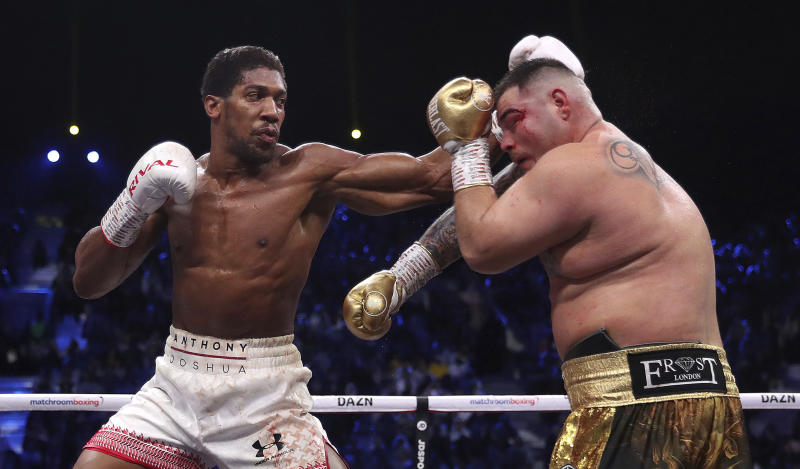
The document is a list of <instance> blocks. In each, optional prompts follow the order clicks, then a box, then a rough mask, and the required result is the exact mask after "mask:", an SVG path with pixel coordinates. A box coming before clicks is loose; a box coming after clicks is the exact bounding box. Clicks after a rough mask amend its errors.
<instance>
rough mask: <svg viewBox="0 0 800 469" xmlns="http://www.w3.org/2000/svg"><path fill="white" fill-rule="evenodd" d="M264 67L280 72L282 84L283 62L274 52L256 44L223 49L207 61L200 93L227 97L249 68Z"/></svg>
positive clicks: (284, 81)
mask: <svg viewBox="0 0 800 469" xmlns="http://www.w3.org/2000/svg"><path fill="white" fill-rule="evenodd" d="M261 67H266V68H268V69H270V70H275V71H277V72H280V74H281V78H282V79H283V83H284V85H285V84H286V74H285V72H284V71H283V64H282V63H281V60H280V59H279V58H278V56H277V55H275V53H273V52H272V51H268V50H267V49H264V48H263V47H258V46H239V47H232V48H229V49H223V50H221V51H219V52H217V54H216V55H215V56H214V57H213V58H212V59H211V60H210V61H209V62H208V65H207V66H206V72H205V73H204V74H203V84H202V85H201V86H200V95H201V96H202V97H203V98H205V97H206V96H208V95H214V96H220V97H223V98H225V97H228V96H230V95H231V93H232V92H233V87H234V86H236V84H237V83H239V82H241V81H242V75H243V74H244V72H247V71H249V70H255V69H257V68H261Z"/></svg>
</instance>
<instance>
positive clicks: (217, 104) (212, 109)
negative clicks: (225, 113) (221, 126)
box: [203, 95, 223, 119]
mask: <svg viewBox="0 0 800 469" xmlns="http://www.w3.org/2000/svg"><path fill="white" fill-rule="evenodd" d="M222 101H223V99H222V98H220V97H219V96H213V95H208V96H205V97H203V108H204V109H205V111H206V114H207V115H208V117H210V118H212V119H216V118H218V117H219V115H220V113H221V112H222Z"/></svg>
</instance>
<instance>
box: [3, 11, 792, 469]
mask: <svg viewBox="0 0 800 469" xmlns="http://www.w3.org/2000/svg"><path fill="white" fill-rule="evenodd" d="M694 3H695V4H691V3H689V2H640V3H637V4H633V3H632V2H628V3H621V2H614V3H613V4H604V2H578V1H561V2H556V1H553V2H535V1H530V0H529V1H527V2H524V3H522V2H492V3H489V2H480V3H479V2H474V1H465V2H458V3H454V2H447V3H442V2H439V3H436V2H425V3H423V2H393V3H385V4H384V3H381V2H367V1H356V0H349V1H345V0H334V1H329V2H310V1H294V2H291V3H290V2H288V1H261V0H259V1H251V2H240V1H228V2H213V3H211V2H198V1H192V2H190V1H162V2H149V1H140V2H113V1H112V2H108V1H106V2H100V1H82V2H79V1H76V0H65V1H63V2H57V1H52V2H26V3H23V2H16V3H13V4H8V5H4V6H3V7H2V9H0V41H1V42H0V44H2V45H3V48H2V52H0V61H1V62H0V63H2V65H1V66H0V93H1V94H0V99H2V101H0V102H2V104H3V106H2V108H1V109H2V110H1V111H0V112H2V123H3V125H2V127H0V128H1V129H2V130H1V131H0V132H2V133H0V135H2V140H0V142H2V144H0V152H1V153H0V175H1V176H0V300H3V301H2V302H0V319H2V321H0V384H3V383H5V384H6V385H8V384H9V383H11V384H14V383H15V377H18V376H22V377H23V378H25V377H35V380H33V379H27V378H26V379H23V380H22V381H25V382H29V384H27V386H33V384H30V383H35V387H33V388H32V389H31V388H26V389H24V390H23V391H19V392H32V391H33V392H61V393H69V392H85V393H104V392H120V393H130V392H135V391H136V390H137V389H138V388H139V387H140V386H141V384H142V383H143V382H144V381H145V380H147V379H148V378H149V377H150V376H152V372H153V369H152V367H153V357H154V356H156V355H157V354H159V353H160V352H159V350H160V348H161V347H162V346H163V334H164V331H165V330H166V327H167V325H168V323H169V320H170V315H169V310H170V301H171V295H170V282H169V279H170V278H171V277H170V269H169V265H170V264H169V256H168V251H169V250H168V246H167V245H166V242H162V243H161V244H160V245H159V246H158V247H157V248H156V249H154V252H153V255H151V256H149V257H148V259H147V260H146V261H145V263H144V264H143V266H142V268H140V269H137V271H136V273H134V275H132V276H131V278H129V279H128V280H127V281H126V282H124V283H123V284H122V285H121V286H120V287H119V288H117V289H115V290H114V292H112V293H111V294H109V295H106V296H105V297H104V298H102V299H100V300H95V301H90V302H86V301H82V300H79V299H78V298H76V297H75V295H74V293H73V291H72V285H71V275H72V269H73V268H74V264H73V259H74V252H73V251H74V247H75V245H76V244H77V242H78V240H79V239H80V236H82V235H83V233H85V231H86V229H88V227H89V226H93V225H95V224H97V223H98V222H99V220H100V217H101V216H102V214H103V213H104V212H105V211H106V209H107V207H108V205H109V204H110V203H111V202H112V201H113V199H114V198H115V197H116V196H117V194H118V193H119V192H120V191H121V190H122V187H123V186H124V181H125V180H126V177H127V174H128V172H129V171H130V168H131V167H132V165H133V164H134V162H135V161H136V160H137V159H138V158H139V156H140V155H141V154H143V153H144V152H145V151H146V150H147V149H148V148H149V147H151V146H152V145H154V144H156V143H158V142H160V141H163V140H167V139H169V140H175V141H178V142H181V143H183V144H185V145H187V146H188V147H189V148H190V149H191V150H192V152H193V153H194V154H195V155H197V156H199V155H201V154H203V153H205V152H206V151H208V145H209V137H208V125H209V124H208V120H207V117H206V116H205V115H204V113H203V110H202V107H201V101H200V96H199V91H198V90H199V87H200V81H201V77H202V74H203V71H204V69H205V65H206V63H207V62H208V60H209V59H210V58H211V56H213V55H214V54H215V53H216V52H217V51H219V50H220V49H222V48H225V47H230V46H236V45H242V44H255V45H261V46H264V47H266V48H268V49H271V50H273V51H275V52H276V53H277V54H278V55H279V56H280V57H281V59H282V61H283V63H284V65H285V68H286V73H287V80H288V88H289V102H288V107H287V118H286V121H285V123H284V126H283V129H282V136H281V140H282V142H283V143H285V144H287V145H290V146H296V145H299V144H301V143H304V142H310V141H322V142H326V143H330V144H334V145H339V146H342V147H344V148H349V149H353V150H357V151H360V152H364V153H369V152H378V151H389V150H400V151H406V152H409V153H412V154H421V153H424V152H427V151H429V150H431V149H432V148H433V147H434V145H435V143H434V139H433V138H432V137H431V135H430V133H429V131H428V128H427V125H426V123H425V106H426V104H427V102H428V100H429V98H430V97H431V96H432V95H433V93H434V92H435V91H436V90H438V89H439V87H440V86H441V85H442V84H444V83H445V82H447V81H449V80H450V79H452V78H454V77H456V76H459V75H466V76H470V77H481V78H484V79H486V80H487V81H489V82H490V83H495V82H496V81H497V80H498V79H499V78H500V77H501V76H502V74H503V73H504V71H505V70H506V68H507V60H508V53H509V51H510V49H511V47H512V46H513V45H514V44H516V42H517V41H519V40H520V39H521V38H522V37H524V36H526V35H528V34H536V35H539V36H543V35H552V36H555V37H557V38H559V39H561V40H562V41H564V42H565V43H566V44H567V45H568V46H569V47H570V48H572V50H573V51H574V52H575V53H576V55H577V56H578V57H579V58H580V59H581V61H582V63H583V66H584V68H585V69H586V72H587V83H588V84H589V87H590V88H591V89H592V90H593V92H594V96H595V99H596V101H597V103H598V105H599V107H600V109H601V110H602V111H603V113H604V116H605V118H606V119H607V120H609V121H610V122H613V123H614V124H616V125H617V126H619V127H620V128H621V129H622V130H623V131H625V132H626V133H627V134H628V135H629V136H630V137H631V138H632V139H634V140H636V141H638V142H639V143H641V144H642V145H643V146H645V147H646V148H647V149H648V150H649V152H650V154H651V155H652V156H653V157H654V159H655V160H656V161H657V162H658V163H659V164H660V165H661V166H662V167H663V168H664V169H665V170H667V171H668V172H669V173H670V174H671V175H672V176H673V178H674V179H675V180H677V181H678V182H679V183H680V184H681V185H682V186H683V187H684V188H685V189H686V190H687V192H688V193H689V194H690V195H691V196H692V197H693V199H694V200H695V201H696V203H697V205H698V206H699V208H700V210H701V211H702V213H703V214H704V215H705V218H706V220H707V222H708V224H709V227H710V231H711V236H712V238H714V239H715V250H714V252H715V260H716V262H717V301H718V303H717V304H718V311H719V322H720V329H721V332H722V337H723V342H724V344H725V349H726V351H727V353H728V357H729V360H730V362H731V365H732V367H733V370H734V373H735V374H736V376H737V382H738V383H739V387H740V389H741V390H742V391H743V392H762V391H796V390H797V389H798V383H800V355H799V353H800V352H799V351H800V349H799V348H798V347H797V343H798V340H800V332H798V331H800V322H799V321H800V320H798V317H800V315H798V314H797V311H798V310H799V309H800V293H798V292H800V287H799V285H800V269H798V266H800V234H799V233H800V231H798V230H799V229H800V223H798V218H797V215H798V195H797V190H796V189H795V187H796V183H795V179H796V175H797V173H798V171H797V169H798V163H797V162H796V160H797V155H796V151H795V148H794V141H795V140H794V137H795V133H796V130H795V128H796V120H797V117H796V116H797V115H798V110H799V109H798V108H800V106H798V103H800V99H799V98H798V96H797V92H796V91H795V86H796V85H795V82H796V77H795V74H794V70H795V68H796V66H795V64H796V63H797V61H798V55H799V54H798V52H797V50H798V45H799V44H798V42H800V41H798V40H797V39H796V31H795V30H796V29H797V26H796V22H797V21H796V19H795V17H793V16H792V15H790V14H789V13H788V12H787V11H785V10H784V7H783V6H778V5H779V4H778V3H774V4H773V3H769V2H756V3H752V2H751V4H750V5H749V6H736V7H732V6H731V5H730V3H722V2H720V3H710V2H694ZM73 122H77V123H78V124H79V125H80V127H81V133H80V135H79V136H77V137H73V136H70V135H69V134H68V133H67V127H68V126H69V125H70V124H71V123H73ZM356 125H357V126H358V127H359V128H361V130H362V131H363V132H364V136H363V137H362V139H361V140H358V141H354V140H352V139H351V138H350V136H349V134H350V130H351V129H352V128H353V127H354V126H356ZM52 148H57V149H59V150H60V152H61V161H60V162H59V163H58V164H55V165H52V164H49V163H47V162H46V160H45V154H46V152H47V151H48V150H50V149H52ZM91 149H94V150H97V151H99V152H100V154H101V158H102V160H101V164H99V165H94V166H92V165H89V164H88V163H87V162H86V160H85V155H86V152H87V151H88V150H91ZM51 206H53V207H52V210H51V209H50V208H51ZM442 209H443V207H441V206H434V207H427V208H423V209H419V210H415V211H412V212H406V213H401V214H396V215H391V216H388V217H382V218H373V217H367V216H360V215H357V214H355V213H353V212H352V211H351V210H348V209H346V208H343V207H340V208H339V209H338V210H337V211H336V214H335V215H334V217H333V220H332V222H331V226H330V228H329V230H328V233H327V234H326V235H325V237H323V239H322V241H321V243H320V247H319V251H318V254H317V256H316V258H315V260H314V263H313V265H312V268H311V272H310V275H309V281H308V283H307V286H306V288H305V289H304V291H303V294H302V295H301V298H300V307H299V309H298V315H297V321H296V329H295V342H296V343H297V344H298V347H299V348H300V349H301V350H302V352H303V357H304V363H305V364H307V365H308V366H309V368H310V369H312V370H313V372H314V378H313V379H312V380H311V382H310V383H309V389H310V391H311V393H312V394H314V395H320V394H328V393H338V394H378V395H436V394H487V393H488V394H492V393H495V394H531V393H533V394H560V393H563V386H562V384H561V379H560V373H559V368H558V367H559V360H558V357H557V355H556V354H555V350H554V347H553V345H552V337H551V332H550V323H549V304H548V300H547V292H546V279H545V277H544V273H543V271H542V270H541V267H540V266H539V265H538V263H537V262H536V261H532V262H527V263H523V264H522V265H520V266H519V267H517V268H515V269H512V270H511V271H510V272H508V273H505V274H501V275H497V276H482V275H478V274H475V273H473V272H471V271H469V269H468V267H467V266H466V264H465V263H463V262H457V263H455V264H454V265H453V266H452V267H450V268H449V269H448V270H447V272H445V273H443V274H442V275H440V276H439V277H437V278H436V279H434V280H432V281H431V282H430V283H429V284H428V285H426V287H425V288H423V289H422V290H421V291H420V292H418V293H417V294H416V295H414V296H413V297H412V298H410V299H409V301H408V302H407V303H406V304H405V305H404V306H403V308H402V309H401V311H400V313H401V314H400V315H398V316H397V320H396V322H395V324H394V325H393V329H392V331H391V333H390V334H388V335H387V336H386V337H385V338H384V339H381V340H380V341H376V342H365V341H359V340H354V339H353V337H352V336H351V335H350V333H349V332H347V330H346V329H345V328H344V327H342V326H341V319H340V317H341V316H340V313H341V310H340V308H341V304H342V303H341V301H342V297H343V296H344V294H345V292H346V291H347V290H349V288H350V287H351V286H352V285H354V284H355V283H357V282H358V281H360V280H361V279H363V278H364V277H366V276H367V275H369V274H370V273H372V272H374V271H377V270H380V269H383V268H387V267H389V266H390V265H391V263H392V262H394V260H396V259H397V256H398V255H399V253H400V252H402V250H403V249H405V248H406V247H407V246H408V245H409V243H411V242H412V241H413V240H415V239H416V238H418V237H419V235H420V234H421V233H422V232H423V230H424V228H425V227H426V226H427V225H428V224H429V223H430V221H431V220H432V219H433V218H434V217H435V216H436V215H437V214H438V213H440V212H441V211H442ZM39 241H43V242H44V244H42V245H41V246H40V247H41V249H40V250H39V251H38V253H39V254H40V256H37V250H36V246H35V244H34V242H37V243H38V242H39ZM45 245H46V246H45ZM37 258H38V261H39V262H37ZM6 267H8V268H6ZM48 272H49V274H48ZM37 273H38V274H42V273H44V274H48V275H49V277H48V276H47V275H44V276H43V275H39V276H38V277H37ZM28 279H33V280H31V281H30V282H29V281H28ZM37 279H38V282H39V283H38V286H39V287H41V288H40V289H38V290H36V289H34V290H30V284H31V283H33V284H36V283H35V282H34V280H37ZM18 287H22V288H21V289H20V288H18ZM26 288H28V290H26ZM43 292H48V294H49V295H52V306H51V307H50V308H49V310H50V313H49V315H45V314H42V315H41V316H42V317H41V318H40V317H37V314H36V311H37V309H36V308H37V307H38V306H37V305H38V303H34V302H33V300H34V299H37V298H40V297H42V296H44V295H43V294H42V293H43ZM3 295H5V296H3ZM23 300H25V301H27V302H28V303H25V302H23ZM36 301H38V300H36ZM442 312H446V313H447V314H446V315H445V314H441V313H442ZM11 326H14V327H11ZM443 326H444V327H443ZM43 328H46V329H44V330H45V331H46V332H43ZM36 331H38V335H36V336H34V334H33V332H36ZM509 331H511V332H512V333H513V334H511V335H512V336H515V337H516V339H515V341H516V342H517V343H516V345H515V344H514V342H515V341H512V340H510V339H509V338H508V337H509ZM59 340H60V342H58V344H56V342H55V341H59ZM76 340H78V341H81V344H82V345H80V349H79V346H78V343H77V342H75V341H76ZM520 344H521V345H520ZM134 347H138V349H137V350H140V351H141V353H128V351H129V350H131V349H132V348H134ZM8 351H14V352H15V353H16V354H17V356H18V359H17V360H16V362H13V363H12V361H11V360H8V357H9V354H8V353H7V352H8ZM331 351H334V352H335V353H331ZM3 357H6V360H5V361H4V360H3ZM448 357H449V358H448ZM443 364H446V365H447V366H448V367H449V371H448V372H447V374H445V375H443V376H436V377H434V376H433V374H432V372H431V369H432V367H434V366H437V367H439V369H441V367H442V365H443ZM465 367H466V368H467V369H469V371H468V372H464V371H463V370H464V368H465ZM458 369H461V370H462V372H461V375H459V376H457V373H456V370H458ZM122 371H124V372H125V373H122ZM16 384H19V383H16ZM3 392H12V391H10V390H8V389H6V390H5V391H3ZM13 392H18V390H14V391H13ZM18 414H19V413H18ZM563 417H564V416H563V414H553V413H547V412H533V413H525V415H521V414H519V413H516V414H512V413H498V414H479V413H473V414H472V416H471V417H469V418H468V420H467V421H466V422H464V421H461V420H459V419H463V418H466V417H464V414H457V415H455V414H453V415H451V414H447V415H438V416H437V417H436V419H437V422H438V423H437V426H436V427H435V428H436V430H435V432H436V434H435V435H433V436H432V438H431V453H430V456H431V460H432V461H438V462H439V463H441V464H443V465H444V467H452V468H465V467H469V468H472V469H475V468H484V467H492V468H505V467H519V464H520V463H521V462H522V461H525V462H526V464H528V465H530V467H534V468H536V467H543V464H544V461H546V460H547V459H548V457H549V451H550V448H551V447H552V442H553V440H554V438H555V435H556V434H557V431H558V429H559V428H560V426H561V421H562V420H563ZM107 418H108V415H107V414H105V413H94V412H63V413H61V412H31V413H30V414H29V415H27V414H25V413H22V415H12V414H11V413H6V414H3V415H0V430H2V429H3V428H10V426H11V425H12V424H14V422H16V425H17V427H16V432H17V433H16V434H15V435H11V436H13V437H14V438H16V441H17V444H19V445H21V446H22V448H23V450H24V451H22V454H21V456H17V455H14V454H9V453H8V452H5V453H2V454H1V455H0V467H3V468H5V467H9V468H12V467H13V468H20V467H22V468H37V469H38V468H40V467H65V468H69V467H71V464H72V461H74V460H75V458H76V457H77V454H78V452H79V451H80V448H81V446H82V445H83V444H84V443H85V442H86V441H87V440H88V438H89V437H90V436H91V435H92V434H94V432H95V431H96V430H97V428H98V427H99V426H100V425H101V424H103V423H104V422H105V420H106V419H107ZM746 418H747V422H748V434H749V435H750V438H751V447H752V449H753V454H754V460H755V461H757V462H758V463H759V464H760V467H780V468H790V467H791V468H794V467H800V466H798V464H800V450H798V448H800V440H798V438H800V419H798V417H797V412H774V411H763V412H759V411H748V412H747V413H746ZM3 419H4V420H3ZM15 419H16V420H15ZM322 420H323V423H324V425H325V428H326V429H327V431H328V434H329V435H330V436H331V437H332V438H333V441H334V443H336V444H337V445H339V448H340V450H341V451H342V453H343V454H344V455H345V457H347V458H348V461H349V462H350V463H351V467H353V468H358V467H389V466H387V465H386V463H385V461H387V460H390V461H392V462H393V463H394V464H393V465H391V467H405V464H406V463H407V462H413V461H415V457H416V446H414V445H409V444H403V441H401V439H402V437H403V435H413V432H414V422H413V421H412V419H411V417H410V416H407V415H401V416H396V415H389V414H361V415H359V416H355V417H354V416H341V415H324V416H322ZM4 422H5V423H4ZM26 422H27V423H26ZM3 425H6V427H4V426H3ZM26 425H27V426H26ZM467 427H468V428H469V429H470V431H472V432H473V438H466V437H464V438H462V437H461V436H459V435H460V434H456V435H455V437H454V436H453V433H454V432H455V433H457V432H458V431H459V428H460V429H464V428H467ZM431 428H434V426H432V427H431ZM524 435H528V437H529V438H527V439H526V438H523V436H524ZM3 436H4V435H0V443H2V437H3ZM530 437H533V438H534V439H536V438H539V442H538V444H534V443H535V441H534V442H531V440H530ZM548 438H549V439H548ZM11 439H12V438H11V437H9V441H11ZM476 441H478V442H480V444H476V443H475V442H476ZM398 442H399V443H398ZM405 443H408V442H405ZM2 447H3V446H2V444H0V450H2ZM522 450H525V451H527V453H526V454H525V455H521V454H520V453H519V451H522ZM515 451H516V452H515ZM12 453H13V452H12ZM781 455H782V456H781ZM6 457H9V458H11V459H5V458H6ZM14 458H17V459H19V458H21V461H22V462H21V463H19V464H18V465H4V463H6V462H7V461H10V460H12V459H14ZM781 458H783V459H781ZM504 461H505V462H504ZM467 462H469V464H470V465H468V464H467Z"/></svg>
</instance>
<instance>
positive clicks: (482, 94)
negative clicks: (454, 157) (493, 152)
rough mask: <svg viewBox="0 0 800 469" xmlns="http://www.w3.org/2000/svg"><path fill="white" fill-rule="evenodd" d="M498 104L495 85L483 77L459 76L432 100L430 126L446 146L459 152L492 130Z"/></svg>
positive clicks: (447, 148)
mask: <svg viewBox="0 0 800 469" xmlns="http://www.w3.org/2000/svg"><path fill="white" fill-rule="evenodd" d="M493 107H494V95H493V94H492V88H491V87H490V86H489V84H488V83H486V82H485V81H483V80H470V79H469V78H465V77H460V78H456V79H454V80H452V81H450V82H449V83H447V84H446V85H444V86H443V87H442V88H441V89H440V90H439V91H438V92H437V93H436V94H435V95H434V96H433V98H432V99H431V100H430V102H429V103H428V126H429V127H430V129H431V132H432V133H433V136H434V137H435V138H436V141H437V142H439V145H441V146H442V148H444V149H445V150H447V151H448V152H450V153H453V152H455V151H456V150H457V149H458V148H459V147H460V146H462V145H463V144H465V143H467V142H469V141H472V140H474V139H476V138H478V137H480V136H482V135H484V134H486V132H487V131H488V130H489V126H490V125H491V124H490V122H491V118H492V116H491V112H492V108H493Z"/></svg>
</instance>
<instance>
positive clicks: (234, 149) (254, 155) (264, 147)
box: [229, 139, 277, 166]
mask: <svg viewBox="0 0 800 469" xmlns="http://www.w3.org/2000/svg"><path fill="white" fill-rule="evenodd" d="M276 147H277V145H276V143H275V142H272V141H264V140H261V139H258V140H255V141H253V142H249V141H245V140H240V139H234V140H232V141H231V144H230V147H229V150H230V152H231V153H233V154H234V155H236V156H237V157H238V158H239V160H240V161H241V162H242V163H244V164H245V165H247V166H252V165H260V164H264V163H269V162H270V161H272V159H273V158H275V148H276Z"/></svg>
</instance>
